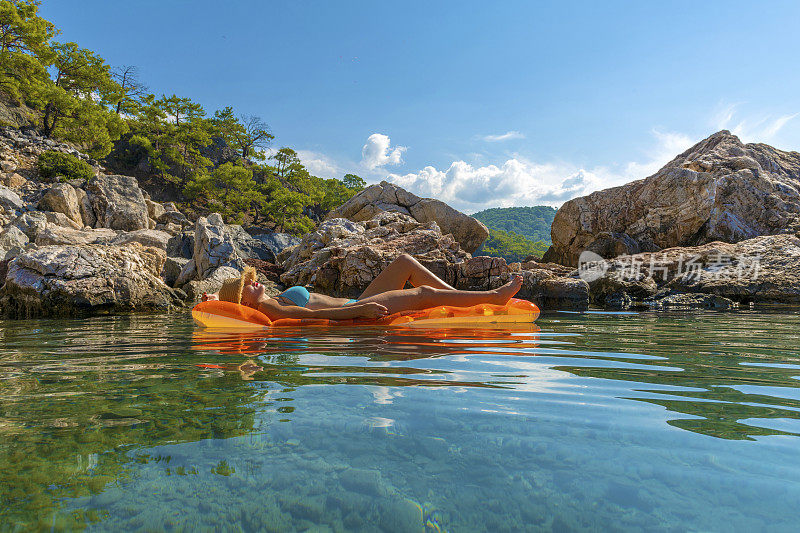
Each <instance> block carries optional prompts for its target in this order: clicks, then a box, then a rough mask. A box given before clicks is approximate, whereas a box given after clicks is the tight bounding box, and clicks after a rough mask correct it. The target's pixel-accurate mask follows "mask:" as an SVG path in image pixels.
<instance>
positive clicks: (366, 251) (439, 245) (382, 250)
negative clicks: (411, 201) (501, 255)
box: [281, 211, 469, 298]
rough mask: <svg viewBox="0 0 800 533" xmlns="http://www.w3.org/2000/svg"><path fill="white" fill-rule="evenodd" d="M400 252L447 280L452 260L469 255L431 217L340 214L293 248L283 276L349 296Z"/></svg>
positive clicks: (451, 273) (452, 276) (451, 279)
mask: <svg viewBox="0 0 800 533" xmlns="http://www.w3.org/2000/svg"><path fill="white" fill-rule="evenodd" d="M403 253H408V254H411V255H413V256H414V257H416V258H417V259H418V260H420V261H421V262H423V263H424V264H426V265H427V266H428V267H429V268H431V270H432V271H434V272H435V273H436V274H437V275H439V276H441V277H442V278H443V279H445V280H446V281H448V283H452V282H454V281H455V268H454V267H452V265H454V264H455V263H459V262H461V261H463V260H464V259H466V258H467V257H469V254H468V253H466V252H465V251H463V250H462V249H461V248H460V247H459V245H458V243H457V242H455V240H454V239H453V238H452V236H450V235H442V232H441V231H440V230H439V227H438V226H437V225H436V223H435V222H432V223H430V224H421V223H419V222H417V221H416V220H414V219H413V218H412V217H411V216H409V215H404V214H401V213H397V212H389V211H383V212H379V213H378V214H377V215H375V217H374V218H372V219H370V220H369V221H367V223H365V224H361V223H358V222H352V221H350V220H347V219H343V218H338V219H332V220H326V221H325V222H323V223H322V224H320V226H319V227H318V228H317V230H316V231H314V232H313V233H309V234H307V235H305V236H304V237H303V239H302V240H301V242H300V244H299V245H298V246H296V247H295V248H294V249H292V251H291V253H290V254H289V257H288V259H287V260H286V261H285V262H284V264H283V268H284V269H285V273H284V274H283V275H282V276H281V281H282V282H283V283H285V284H287V285H314V288H315V290H317V291H319V292H322V293H324V294H331V295H336V296H344V297H350V298H352V297H355V296H357V295H358V294H360V293H361V291H363V289H364V288H366V286H367V285H368V284H369V283H370V282H371V281H372V280H373V279H374V278H375V276H377V275H378V274H379V273H380V272H381V271H382V270H383V269H384V268H385V267H386V266H387V265H388V264H389V263H391V262H392V261H393V260H394V259H395V258H397V257H398V256H399V255H401V254H403Z"/></svg>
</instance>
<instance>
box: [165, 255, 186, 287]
mask: <svg viewBox="0 0 800 533" xmlns="http://www.w3.org/2000/svg"><path fill="white" fill-rule="evenodd" d="M190 261H191V259H184V258H183V257H169V256H168V257H167V259H166V260H165V261H164V268H163V270H162V271H161V277H162V278H163V280H164V283H166V284H167V285H169V286H170V287H175V282H176V281H178V276H180V275H181V271H183V268H184V267H185V266H186V264H187V263H189V262H190Z"/></svg>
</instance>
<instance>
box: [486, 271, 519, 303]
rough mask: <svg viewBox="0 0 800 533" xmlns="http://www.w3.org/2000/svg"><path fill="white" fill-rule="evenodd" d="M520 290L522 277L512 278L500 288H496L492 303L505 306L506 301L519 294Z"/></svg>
mask: <svg viewBox="0 0 800 533" xmlns="http://www.w3.org/2000/svg"><path fill="white" fill-rule="evenodd" d="M521 288H522V276H514V277H513V278H512V279H511V281H509V282H508V283H506V284H505V285H503V286H502V287H497V288H496V289H495V290H494V291H492V292H494V293H495V295H496V296H495V298H493V300H495V301H494V302H492V303H495V304H497V305H505V304H506V303H508V301H509V300H510V299H511V298H513V297H514V295H515V294H517V293H518V292H519V290H520V289H521Z"/></svg>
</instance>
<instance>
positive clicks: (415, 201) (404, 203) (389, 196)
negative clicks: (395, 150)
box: [325, 181, 489, 253]
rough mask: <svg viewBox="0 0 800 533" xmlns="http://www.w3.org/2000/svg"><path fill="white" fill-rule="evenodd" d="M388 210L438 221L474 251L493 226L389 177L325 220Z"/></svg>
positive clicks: (358, 218)
mask: <svg viewBox="0 0 800 533" xmlns="http://www.w3.org/2000/svg"><path fill="white" fill-rule="evenodd" d="M387 211H388V212H397V213H402V214H404V215H408V216H410V217H412V218H413V219H414V220H416V221H417V222H419V223H421V224H429V223H431V222H435V223H436V225H437V226H438V227H439V228H440V229H441V231H442V233H443V234H444V235H447V234H451V235H452V236H453V238H454V239H455V240H456V242H458V243H459V244H460V245H461V248H463V249H464V250H466V251H467V252H470V253H471V252H474V251H475V250H477V249H478V248H479V247H480V245H481V244H483V241H485V240H486V239H487V238H489V230H488V229H486V226H484V225H483V223H482V222H480V221H478V220H476V219H474V218H472V217H471V216H469V215H465V214H464V213H462V212H460V211H457V210H455V209H453V208H452V207H450V206H449V205H447V204H446V203H444V202H442V201H440V200H435V199H432V198H420V197H418V196H416V195H414V194H411V193H410V192H408V191H406V190H405V189H403V188H402V187H398V186H397V185H395V184H393V183H389V182H386V181H382V182H380V183H379V184H376V185H370V186H369V187H367V188H366V189H364V190H363V191H361V192H359V193H358V194H356V195H355V196H353V197H352V198H350V199H349V200H348V201H346V202H345V203H344V204H342V205H341V206H339V207H337V208H336V209H333V210H332V211H331V212H330V213H328V214H327V215H326V216H325V220H331V219H335V218H346V219H348V220H351V221H353V222H365V221H367V220H371V219H373V218H374V217H375V215H377V214H378V213H381V212H387Z"/></svg>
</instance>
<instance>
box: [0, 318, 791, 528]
mask: <svg viewBox="0 0 800 533" xmlns="http://www.w3.org/2000/svg"><path fill="white" fill-rule="evenodd" d="M798 325H800V317H798V315H797V314H796V313H772V314H767V313H763V314H759V313H754V312H749V311H741V312H736V313H710V312H709V313H697V314H681V313H666V314H649V313H645V314H630V313H626V314H609V313H587V314H557V315H550V316H544V317H541V318H540V320H539V322H538V325H536V326H527V327H515V328H512V329H485V330H470V329H451V330H409V331H405V330H401V329H396V330H382V329H351V330H343V329H341V330H337V329H314V328H309V329H303V330H299V329H285V330H280V331H277V330H276V331H271V332H263V331H262V332H254V333H231V332H209V331H200V330H196V329H195V328H194V327H193V325H192V323H191V321H190V320H189V319H188V317H187V316H186V315H173V316H154V317H146V316H132V317H114V318H111V317H108V318H96V319H88V320H62V321H57V320H51V321H18V322H0V339H2V346H3V349H2V352H0V394H2V404H1V405H2V412H0V432H2V434H3V435H2V437H3V440H2V442H3V443H4V444H3V446H0V463H1V464H2V468H3V471H4V473H6V474H7V475H4V477H3V478H2V480H0V497H1V498H2V499H3V501H4V502H8V504H7V505H6V506H4V507H3V509H1V510H0V520H2V522H3V523H4V524H10V526H9V527H10V528H12V529H13V528H18V529H30V528H36V527H40V528H48V529H49V528H51V527H55V528H75V527H79V526H85V525H88V526H90V527H94V528H97V529H103V530H117V529H156V530H163V529H170V528H187V529H188V528H192V529H195V528H205V529H211V528H213V529H221V530H227V529H237V528H242V529H248V530H249V529H253V530H255V529H268V528H273V529H276V530H293V529H300V530H305V529H309V528H311V527H317V528H323V529H324V528H328V529H331V530H335V531H345V530H347V531H349V530H359V529H373V528H374V527H375V526H377V527H380V528H383V529H386V530H391V531H396V530H423V529H427V530H428V531H435V530H448V529H450V530H491V531H503V530H514V531H517V530H552V529H569V530H581V529H591V530H597V529H603V530H607V529H665V530H685V529H695V530H697V529H702V530H722V529H725V530H729V529H738V530H748V531H749V530H762V529H773V530H787V531H788V530H792V529H795V527H794V526H795V525H796V518H795V517H794V516H793V512H792V509H793V505H792V504H793V503H794V502H796V501H797V497H798V492H799V490H800V489H798V486H797V484H796V482H795V480H796V479H797V478H798V476H800V471H798V467H796V466H794V465H796V464H797V461H796V460H793V459H795V458H796V449H797V445H798V442H800V441H798V440H797V437H798V435H800V393H799V392H798V391H800V383H799V382H798V379H797V378H798V369H800V354H798V351H797V348H796V347H797V341H798V334H797V331H798Z"/></svg>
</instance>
